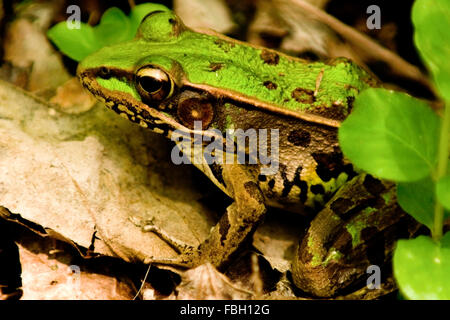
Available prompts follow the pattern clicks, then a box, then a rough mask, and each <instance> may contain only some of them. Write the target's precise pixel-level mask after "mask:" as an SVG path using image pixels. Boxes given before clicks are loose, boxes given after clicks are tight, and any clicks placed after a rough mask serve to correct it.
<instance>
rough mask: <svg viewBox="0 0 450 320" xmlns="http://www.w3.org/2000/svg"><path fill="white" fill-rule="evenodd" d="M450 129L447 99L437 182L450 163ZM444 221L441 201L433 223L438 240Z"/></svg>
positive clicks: (449, 105)
mask: <svg viewBox="0 0 450 320" xmlns="http://www.w3.org/2000/svg"><path fill="white" fill-rule="evenodd" d="M449 129H450V104H449V102H448V101H447V102H446V104H445V111H444V120H443V121H442V126H441V136H440V138H439V150H438V164H437V169H436V175H435V182H436V183H437V182H438V181H439V180H440V179H441V178H443V177H444V176H445V174H446V172H447V163H448V144H449ZM443 223H444V208H443V207H442V204H440V203H439V201H437V199H436V201H435V204H434V225H433V231H432V235H433V239H434V240H436V241H438V240H439V239H440V238H441V237H442V229H443Z"/></svg>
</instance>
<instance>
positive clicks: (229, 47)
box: [77, 8, 417, 298]
mask: <svg viewBox="0 0 450 320" xmlns="http://www.w3.org/2000/svg"><path fill="white" fill-rule="evenodd" d="M77 76H78V78H79V79H80V81H81V83H82V85H83V86H84V87H85V88H86V89H87V90H88V91H89V92H90V93H91V94H93V95H94V96H95V97H96V98H98V99H99V100H100V101H101V102H103V103H104V104H105V105H106V106H107V107H108V108H110V109H111V110H113V111H115V112H116V113H118V114H119V115H120V116H122V117H124V118H125V119H127V120H129V121H131V122H134V123H136V124H138V125H140V126H142V127H144V128H147V129H149V130H152V131H154V132H156V133H158V134H162V135H163V136H165V137H166V138H167V139H168V140H172V141H174V142H175V145H176V146H178V149H177V150H178V151H179V152H180V153H181V154H183V155H184V156H185V157H186V158H187V159H188V160H191V163H192V164H193V165H195V166H196V167H197V168H198V169H200V170H201V171H202V172H203V173H204V174H205V175H206V176H207V177H208V178H209V180H211V181H212V182H213V183H214V184H215V185H216V186H217V187H218V188H219V189H220V190H222V191H223V193H224V194H225V195H226V196H228V197H229V198H230V199H232V203H231V204H230V205H229V206H228V207H227V209H226V212H225V213H224V214H223V215H222V216H221V217H220V219H219V221H218V222H217V223H216V225H214V226H213V227H212V228H211V231H210V233H209V235H208V237H207V238H206V239H205V240H204V241H203V242H201V243H200V244H199V245H198V246H197V247H194V246H191V245H188V244H186V243H183V242H182V241H180V240H179V239H174V238H173V237H171V236H169V235H167V234H166V233H165V232H164V231H163V230H160V229H159V228H157V227H156V226H149V229H148V230H149V231H152V232H154V233H156V234H158V235H159V236H160V237H161V238H162V239H163V240H165V241H166V242H167V243H168V244H169V245H171V246H172V247H173V248H174V249H175V250H176V251H177V253H178V255H177V257H175V258H171V259H157V258H154V257H151V258H149V259H148V261H147V262H151V263H155V264H169V265H172V266H178V267H182V268H193V267H196V266H198V265H201V264H203V263H211V264H212V265H214V266H215V267H217V268H218V269H219V270H225V269H226V267H227V266H229V265H230V263H231V262H232V261H233V260H234V259H236V257H238V255H239V252H241V251H242V248H245V247H246V246H248V243H249V242H251V240H252V237H253V234H254V233H255V230H256V229H257V228H258V226H259V225H260V224H261V223H262V221H264V217H265V216H266V214H267V210H268V208H271V207H275V208H281V209H282V210H286V211H291V212H296V213H300V214H303V215H305V216H307V217H309V218H310V224H309V226H308V227H307V229H306V230H305V232H304V234H303V236H299V238H300V239H299V243H298V246H297V248H296V250H295V254H294V257H293V259H292V267H291V278H292V281H293V284H294V286H295V287H296V288H297V289H298V290H300V292H302V293H304V294H306V295H308V296H311V297H319V298H330V297H337V296H342V295H345V294H350V293H353V292H357V291H358V290H363V291H364V292H367V288H366V280H367V277H368V274H367V268H368V267H369V266H371V265H377V266H382V265H387V264H388V262H389V261H390V258H391V256H392V251H393V248H394V246H395V241H396V240H397V239H398V238H400V237H409V236H410V235H411V234H412V233H413V232H414V231H415V230H416V229H417V224H416V222H415V221H414V220H412V218H410V217H409V216H408V215H407V214H406V213H405V212H403V211H402V210H401V208H400V207H399V205H398V204H397V201H396V191H395V186H394V185H393V184H392V183H390V182H388V181H383V180H380V179H377V178H376V177H373V176H371V175H368V174H366V173H364V172H363V171H361V170H359V169H358V168H356V167H355V166H354V165H353V164H352V163H351V162H350V161H349V160H348V159H346V157H345V156H344V155H343V153H342V151H341V149H340V147H339V141H338V129H339V126H340V124H341V123H342V121H344V120H345V119H346V117H347V116H348V115H349V114H350V113H351V111H352V109H353V101H354V100H355V98H356V97H357V95H358V94H359V93H360V92H361V91H362V90H364V89H367V88H370V87H376V86H379V85H380V83H379V81H378V80H375V78H374V77H373V76H372V75H371V74H370V73H369V72H368V71H366V70H365V69H364V68H362V67H360V66H358V65H357V64H355V63H354V62H352V61H351V60H349V59H347V58H336V59H331V60H329V61H307V60H304V59H301V58H298V57H293V56H290V55H287V54H285V53H282V52H279V51H276V50H273V49H269V48H265V47H261V46H256V45H253V44H249V43H246V42H242V41H239V40H236V39H232V38H229V37H227V36H225V35H222V34H219V33H216V32H214V31H206V30H202V31H198V30H193V29H191V28H188V27H187V26H185V25H184V24H183V22H182V21H181V19H180V18H179V17H178V16H177V15H176V14H175V13H174V12H173V11H171V10H169V9H167V8H164V9H159V10H156V11H153V12H150V13H149V14H148V15H146V16H145V17H144V18H143V20H142V21H141V23H140V26H139V28H138V30H137V33H136V36H135V38H134V39H132V40H129V41H126V42H121V43H118V44H114V45H111V46H107V47H104V48H102V49H100V50H98V51H97V52H95V53H93V54H91V55H89V56H88V57H86V58H85V59H84V60H82V61H81V62H80V63H79V65H78V68H77ZM239 129H240V130H241V132H244V133H245V132H249V130H254V131H252V132H255V133H256V134H257V138H261V139H262V140H264V139H266V140H269V139H268V137H267V136H268V135H267V130H269V131H270V132H271V134H272V133H275V135H274V136H272V135H271V138H270V140H271V142H272V141H275V142H276V143H274V144H273V145H272V144H270V147H267V145H266V151H270V152H271V153H272V154H276V157H272V158H270V157H269V158H270V159H269V160H270V161H266V160H267V157H266V158H265V159H264V161H263V158H256V160H255V159H254V157H253V158H252V157H250V156H249V155H250V153H251V152H250V151H249V148H248V147H245V146H244V148H242V147H241V148H240V149H239V146H236V143H237V142H236V139H234V138H233V137H232V138H229V137H228V136H227V133H228V132H230V130H231V131H234V132H236V131H237V130H239ZM263 130H266V131H263ZM264 132H265V133H264ZM180 133H181V134H180ZM263 133H264V134H263ZM175 136H176V137H175ZM180 137H182V138H183V139H180ZM196 137H197V138H196ZM199 137H200V139H198V138H199ZM250 140H251V139H249V144H250ZM211 141H215V142H217V143H216V146H222V147H223V148H222V149H220V148H216V149H215V151H217V154H215V156H216V158H214V161H211V157H209V158H208V157H207V154H206V153H205V152H204V150H205V149H204V148H206V147H208V146H210V144H211ZM260 141H261V140H260ZM196 143H197V147H198V145H200V146H201V148H200V149H199V148H197V149H196V148H195V146H194V144H196ZM190 147H192V148H190ZM228 147H230V149H228ZM192 150H197V151H194V152H193V151H192ZM198 150H200V151H198ZM220 150H222V151H223V150H225V151H223V152H222V153H221V152H220ZM229 150H231V151H232V152H228V151H229ZM236 150H241V151H242V152H243V153H244V155H247V156H248V157H247V158H245V157H244V158H245V161H237V160H239V159H238V158H237V156H236V153H237V152H234V151H236ZM226 154H231V157H230V158H227V159H231V161H219V160H220V159H222V160H223V157H224V155H226ZM250 159H253V160H255V161H253V162H250ZM271 168H272V169H273V168H275V169H276V170H270V169H271ZM384 274H386V272H385V273H384ZM383 279H388V276H384V278H383ZM390 279H391V278H390ZM391 280H392V279H391ZM386 282H388V281H387V280H386ZM387 287H389V288H390V289H389V290H390V291H392V290H393V289H392V287H393V286H392V283H391V285H390V286H389V285H388V286H387ZM394 287H395V286H394ZM379 291H380V292H382V290H379ZM380 294H381V293H380Z"/></svg>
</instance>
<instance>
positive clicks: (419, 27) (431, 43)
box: [412, 0, 450, 100]
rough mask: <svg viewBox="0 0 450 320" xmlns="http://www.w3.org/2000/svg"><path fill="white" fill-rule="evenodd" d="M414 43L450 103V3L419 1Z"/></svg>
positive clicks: (413, 18)
mask: <svg viewBox="0 0 450 320" xmlns="http://www.w3.org/2000/svg"><path fill="white" fill-rule="evenodd" d="M412 21H413V23H414V27H415V33H414V40H415V43H416V46H417V48H418V49H419V52H420V54H421V56H422V58H423V60H424V62H425V64H426V65H427V67H428V69H429V70H430V71H431V73H432V75H433V78H434V82H435V83H436V86H437V88H438V89H439V92H440V93H441V95H442V96H443V97H444V98H445V99H446V100H450V60H449V57H450V46H449V43H450V33H449V30H450V1H448V0H417V1H416V2H415V3H414V6H413V9H412Z"/></svg>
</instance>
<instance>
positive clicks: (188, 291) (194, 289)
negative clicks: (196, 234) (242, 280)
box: [177, 263, 253, 300]
mask: <svg viewBox="0 0 450 320" xmlns="http://www.w3.org/2000/svg"><path fill="white" fill-rule="evenodd" d="M177 291H178V295H177V299H179V300H222V299H227V300H234V299H250V298H252V296H253V293H252V292H250V291H247V290H244V289H242V288H239V287H238V286H237V285H235V284H233V283H231V281H230V280H229V279H228V278H227V277H226V276H224V275H223V274H221V273H220V272H219V271H217V270H216V268H214V267H213V266H212V265H211V264H210V263H207V264H203V265H201V266H198V267H197V268H194V269H191V270H189V271H186V272H185V273H184V274H183V276H182V282H181V284H180V286H178V288H177Z"/></svg>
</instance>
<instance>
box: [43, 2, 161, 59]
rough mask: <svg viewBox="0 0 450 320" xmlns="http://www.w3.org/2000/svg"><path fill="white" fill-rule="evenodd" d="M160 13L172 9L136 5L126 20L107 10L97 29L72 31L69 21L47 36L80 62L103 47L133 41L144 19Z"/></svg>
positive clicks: (86, 26) (121, 15) (116, 9)
mask: <svg viewBox="0 0 450 320" xmlns="http://www.w3.org/2000/svg"><path fill="white" fill-rule="evenodd" d="M157 10H159V11H167V10H169V9H168V8H167V7H165V6H163V5H161V4H154V3H144V4H140V5H137V6H135V7H134V8H133V9H132V10H131V13H130V17H127V16H126V15H125V14H124V13H123V12H122V11H121V10H120V9H118V8H115V7H113V8H109V9H108V10H106V11H105V13H104V14H103V16H102V18H101V20H100V23H99V25H98V26H96V27H91V26H89V25H88V24H86V23H81V28H80V29H69V28H67V24H66V22H60V23H58V24H57V25H55V26H54V27H52V28H51V29H49V31H48V32H47V36H48V37H49V39H50V40H51V41H53V43H54V44H55V45H56V46H57V47H58V48H59V50H61V51H62V52H63V53H64V54H66V55H67V56H69V57H70V58H72V59H74V60H76V61H81V60H83V59H84V58H85V57H86V56H88V55H89V54H91V53H93V52H95V51H97V50H98V49H100V48H102V47H104V46H107V45H111V44H114V43H119V42H123V41H127V40H131V39H133V38H134V36H135V35H136V31H137V29H138V27H139V24H140V22H141V20H142V19H143V18H144V17H145V16H146V15H147V14H148V13H150V12H152V11H157Z"/></svg>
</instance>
